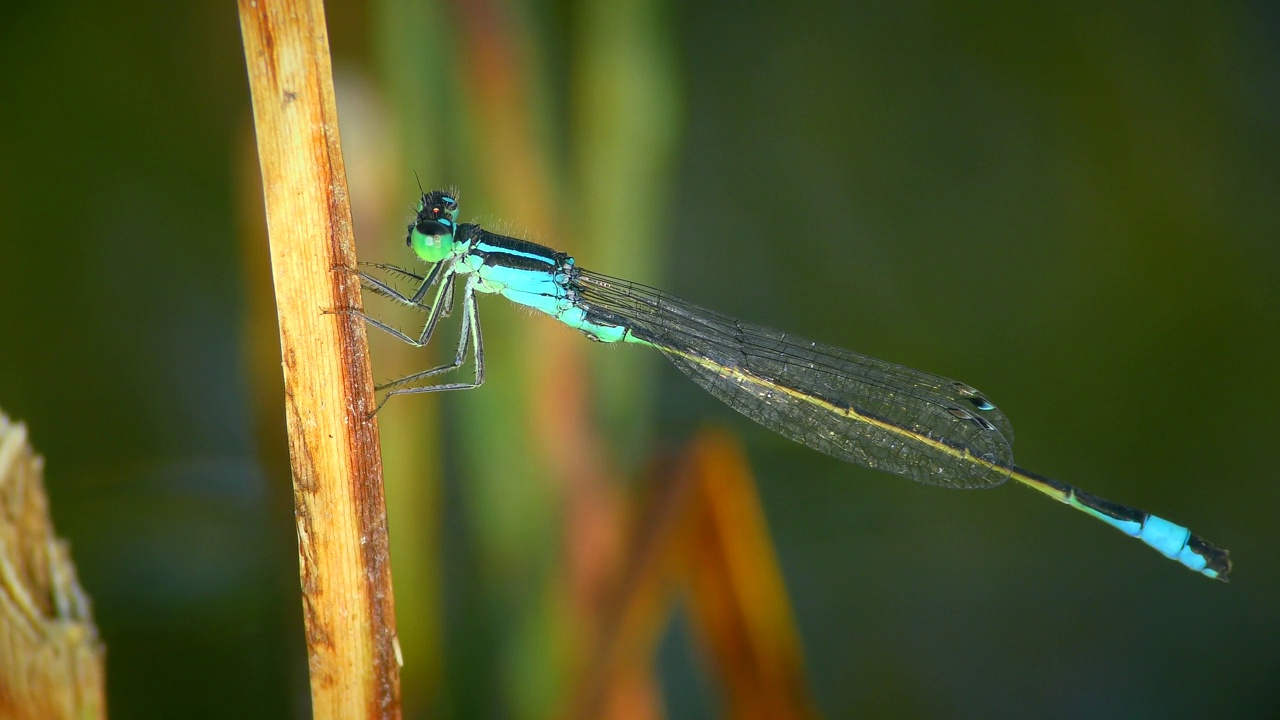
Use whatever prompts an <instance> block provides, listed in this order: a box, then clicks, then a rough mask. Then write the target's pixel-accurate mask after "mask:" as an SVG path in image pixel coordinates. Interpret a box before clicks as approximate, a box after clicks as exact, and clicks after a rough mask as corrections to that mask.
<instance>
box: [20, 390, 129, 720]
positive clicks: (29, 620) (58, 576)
mask: <svg viewBox="0 0 1280 720" xmlns="http://www.w3.org/2000/svg"><path fill="white" fill-rule="evenodd" d="M43 469H44V461H43V458H41V457H39V456H38V455H36V454H35V452H34V451H33V450H32V449H31V445H30V444H28V442H27V428H26V426H24V425H22V424H20V423H13V422H10V420H9V418H7V417H5V416H4V414H3V413H0V717H3V718H8V719H9V720H27V719H28V718H31V719H32V720H34V719H35V718H76V719H77V720H86V719H91V718H103V717H106V697H105V695H104V691H103V680H104V674H103V654H104V648H103V646H102V643H101V642H100V641H99V640H98V629H97V628H96V627H95V626H94V624H93V618H92V616H91V614H90V612H89V598H88V596H86V595H85V594H84V591H83V590H81V589H80V584H79V582H77V581H76V568H75V565H73V564H72V562H71V553H70V551H69V549H68V547H67V543H66V542H64V541H62V540H59V539H58V538H57V536H56V535H54V532H53V522H52V521H51V520H50V519H49V500H48V496H47V495H45V491H44V480H43V478H42V474H43Z"/></svg>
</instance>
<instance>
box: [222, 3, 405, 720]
mask: <svg viewBox="0 0 1280 720" xmlns="http://www.w3.org/2000/svg"><path fill="white" fill-rule="evenodd" d="M239 10H240V28H241V33H242V35H243V38H244V48H245V61H246V64H247V65H248V71H249V88H250V91H251V93H252V96H253V115H254V126H255V130H256V133H257V138H258V158H259V161H260V164H261V166H262V185H263V192H264V196H265V200H266V212H267V233H268V236H269V245H270V251H271V266H272V276H273V278H274V283H275V296H276V308H277V313H278V315H279V320H280V347H281V354H282V356H283V361H284V362H283V364H284V382H285V413H286V416H287V420H288V430H289V455H290V458H291V461H292V464H293V492H294V508H295V514H296V519H297V526H298V555H299V562H300V573H301V578H302V606H303V612H304V620H305V623H306V638H307V652H308V656H309V660H310V672H311V700H312V708H313V713H314V717H317V718H374V717H377V718H398V717H400V668H399V664H398V662H397V653H396V647H397V645H396V631H395V609H394V600H393V595H392V590H391V566H390V561H389V558H388V552H387V529H386V506H385V503H384V500H383V494H382V458H381V456H380V455H379V452H378V426H377V423H376V421H374V420H373V419H371V418H369V413H370V412H371V410H372V408H373V393H372V375H371V373H370V369H369V360H368V350H367V345H366V338H365V332H364V325H363V323H362V322H361V320H360V318H359V317H358V316H355V315H351V314H332V313H329V312H328V311H332V310H335V309H358V308H359V307H360V285H359V282H358V280H356V278H355V276H354V275H352V274H351V273H350V271H349V270H350V269H351V268H354V267H355V251H354V242H353V240H352V236H351V210H350V207H349V205H348V203H347V184H346V182H347V181H346V173H345V170H344V167H343V162H342V152H341V146H340V143H339V139H338V118H337V112H336V110H335V104H334V94H333V76H332V68H331V66H330V61H329V42H328V34H327V31H326V28H325V22H324V9H323V5H322V3H321V2H320V0H240V2H239Z"/></svg>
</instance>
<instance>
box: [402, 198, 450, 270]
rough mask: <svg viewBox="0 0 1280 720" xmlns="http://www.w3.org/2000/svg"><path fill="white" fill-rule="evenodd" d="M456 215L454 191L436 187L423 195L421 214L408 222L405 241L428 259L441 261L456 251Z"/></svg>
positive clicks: (422, 256) (419, 209)
mask: <svg viewBox="0 0 1280 720" xmlns="http://www.w3.org/2000/svg"><path fill="white" fill-rule="evenodd" d="M457 217H458V201H457V200H456V199H455V198H454V197H453V194H452V193H450V192H448V191H445V190H435V191H432V192H429V193H427V194H425V195H423V196H422V200H421V202H419V203H418V214H417V216H416V217H414V219H413V222H412V223H411V224H410V225H409V233H408V235H407V236H406V237H405V245H408V246H409V247H411V248H413V251H414V252H415V253H417V255H418V257H420V258H422V259H423V260H425V261H427V262H431V263H436V262H440V261H441V260H443V259H445V258H446V257H448V256H449V255H450V254H451V253H452V252H453V234H454V232H455V231H456V230H457V226H456V225H455V221H456V220H457Z"/></svg>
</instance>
